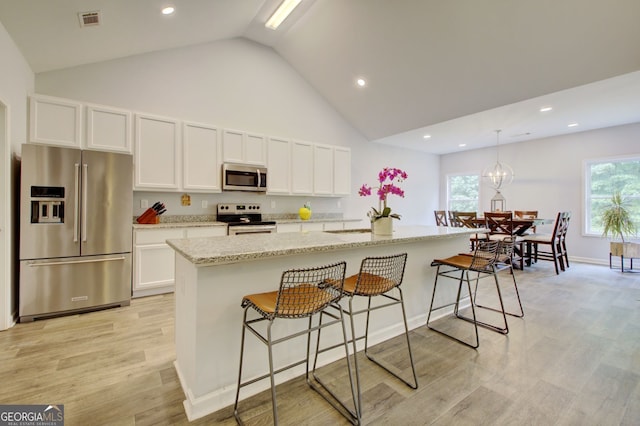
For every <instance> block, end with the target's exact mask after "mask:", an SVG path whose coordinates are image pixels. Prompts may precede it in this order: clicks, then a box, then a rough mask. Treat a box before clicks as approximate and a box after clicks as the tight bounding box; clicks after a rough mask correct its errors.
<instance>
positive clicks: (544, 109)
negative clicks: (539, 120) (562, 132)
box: [540, 106, 553, 112]
mask: <svg viewBox="0 0 640 426" xmlns="http://www.w3.org/2000/svg"><path fill="white" fill-rule="evenodd" d="M552 109H553V108H552V107H550V106H547V107H542V108H540V112H549V111H551V110H552Z"/></svg>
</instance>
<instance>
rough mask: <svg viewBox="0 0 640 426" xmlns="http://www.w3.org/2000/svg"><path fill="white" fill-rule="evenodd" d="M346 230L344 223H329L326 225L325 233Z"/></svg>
mask: <svg viewBox="0 0 640 426" xmlns="http://www.w3.org/2000/svg"><path fill="white" fill-rule="evenodd" d="M342 229H344V225H343V223H342V222H327V223H325V224H324V230H325V231H339V230H342Z"/></svg>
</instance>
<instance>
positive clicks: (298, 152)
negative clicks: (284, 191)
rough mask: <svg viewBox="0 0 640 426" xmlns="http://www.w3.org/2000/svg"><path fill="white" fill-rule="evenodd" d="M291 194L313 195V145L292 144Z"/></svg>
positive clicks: (307, 143)
mask: <svg viewBox="0 0 640 426" xmlns="http://www.w3.org/2000/svg"><path fill="white" fill-rule="evenodd" d="M291 193H293V194H305V195H310V194H312V193H313V144H312V143H309V142H300V141H292V143H291Z"/></svg>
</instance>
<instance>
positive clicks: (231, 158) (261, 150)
mask: <svg viewBox="0 0 640 426" xmlns="http://www.w3.org/2000/svg"><path fill="white" fill-rule="evenodd" d="M222 155H223V160H224V162H225V163H240V164H255V165H258V166H264V165H266V164H267V158H266V157H267V143H266V140H265V138H264V136H262V135H256V134H253V133H246V132H243V131H240V130H230V129H225V130H224V132H223V135H222Z"/></svg>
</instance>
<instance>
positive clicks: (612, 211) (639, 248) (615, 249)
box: [602, 192, 640, 258]
mask: <svg viewBox="0 0 640 426" xmlns="http://www.w3.org/2000/svg"><path fill="white" fill-rule="evenodd" d="M627 204H628V203H627V200H626V199H624V198H623V197H622V194H621V193H620V192H615V193H614V194H613V196H611V203H610V204H609V206H608V207H607V208H606V209H605V210H604V212H603V213H602V225H603V227H604V228H603V231H602V235H603V236H605V237H610V238H612V239H613V238H618V237H620V239H621V240H622V242H619V241H611V242H610V252H609V253H610V256H622V257H623V258H624V257H627V258H638V257H640V244H639V243H634V242H628V241H625V237H627V238H628V237H629V236H632V235H636V232H637V227H636V224H635V223H634V222H633V220H632V219H631V214H630V213H629V210H628V209H627Z"/></svg>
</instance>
